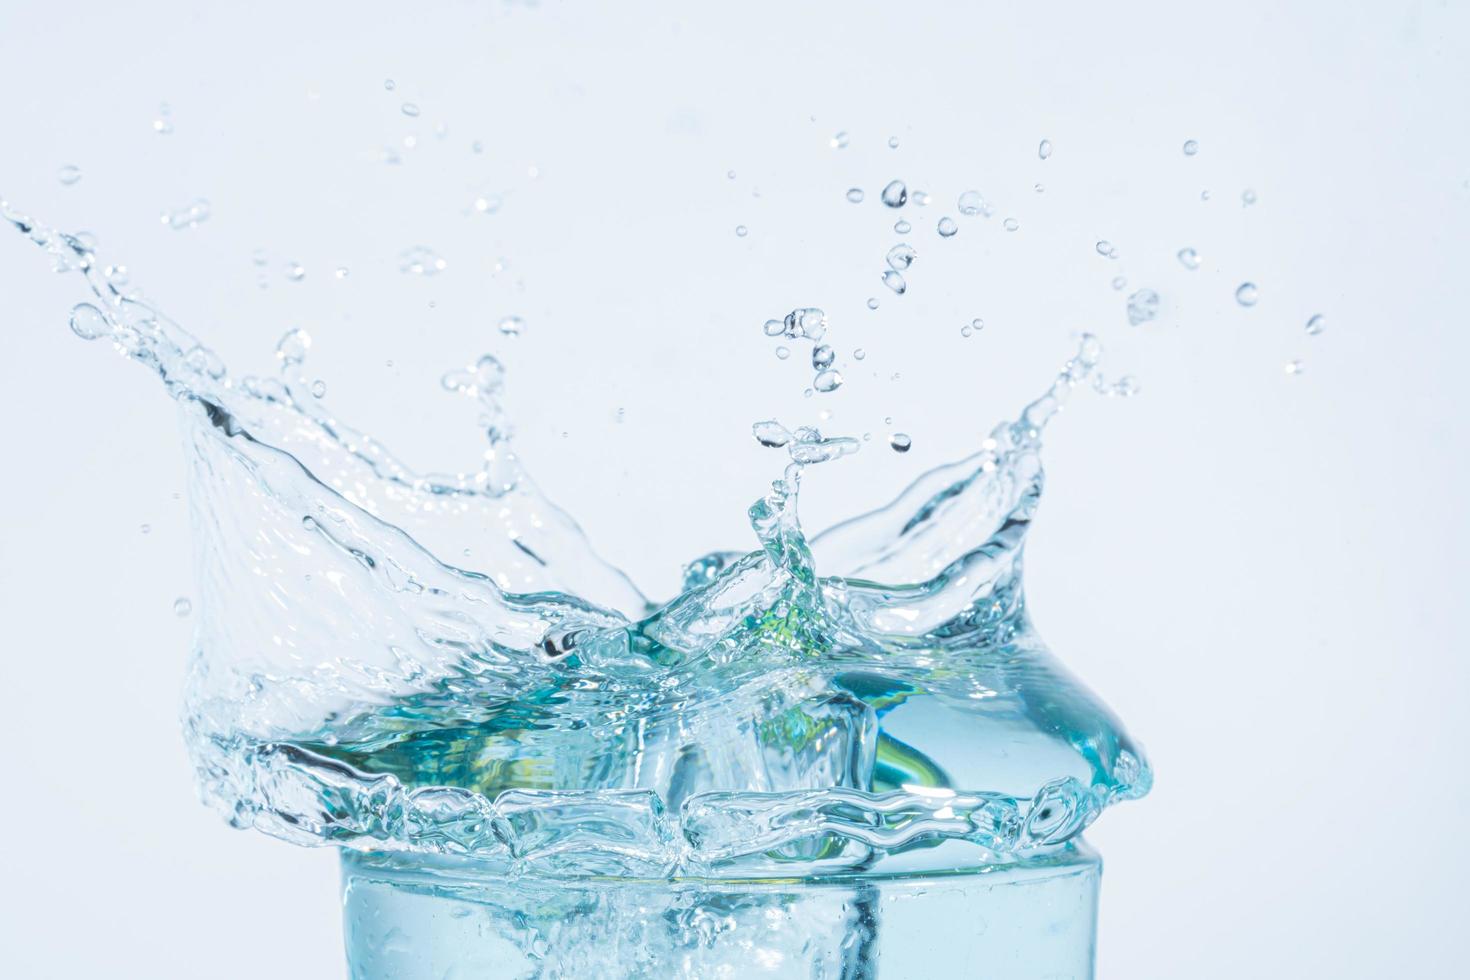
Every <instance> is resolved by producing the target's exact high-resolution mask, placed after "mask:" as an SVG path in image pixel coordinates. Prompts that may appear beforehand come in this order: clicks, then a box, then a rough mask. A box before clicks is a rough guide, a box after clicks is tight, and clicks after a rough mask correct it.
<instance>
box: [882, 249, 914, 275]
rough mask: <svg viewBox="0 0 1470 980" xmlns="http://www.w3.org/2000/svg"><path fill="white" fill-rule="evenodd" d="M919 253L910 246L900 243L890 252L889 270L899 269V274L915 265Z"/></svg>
mask: <svg viewBox="0 0 1470 980" xmlns="http://www.w3.org/2000/svg"><path fill="white" fill-rule="evenodd" d="M916 254H917V253H916V252H915V251H914V250H913V249H912V248H910V247H909V246H908V245H906V244H904V243H902V242H900V243H899V244H897V245H895V246H893V247H892V248H890V249H889V250H888V265H889V268H892V269H897V270H898V271H899V272H902V271H903V270H905V269H907V268H908V267H909V266H911V265H913V264H914V257H915V255H916Z"/></svg>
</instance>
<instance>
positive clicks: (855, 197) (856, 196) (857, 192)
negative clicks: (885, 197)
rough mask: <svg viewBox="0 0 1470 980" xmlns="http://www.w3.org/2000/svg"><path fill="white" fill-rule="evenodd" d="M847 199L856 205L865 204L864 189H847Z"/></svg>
mask: <svg viewBox="0 0 1470 980" xmlns="http://www.w3.org/2000/svg"><path fill="white" fill-rule="evenodd" d="M847 199H848V200H849V201H851V202H852V203H854V204H861V203H863V189H862V188H861V187H849V188H848V189H847Z"/></svg>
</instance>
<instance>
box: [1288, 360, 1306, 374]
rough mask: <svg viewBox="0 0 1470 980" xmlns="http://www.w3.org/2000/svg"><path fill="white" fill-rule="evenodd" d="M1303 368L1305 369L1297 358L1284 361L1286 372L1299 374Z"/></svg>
mask: <svg viewBox="0 0 1470 980" xmlns="http://www.w3.org/2000/svg"><path fill="white" fill-rule="evenodd" d="M1304 370H1306V369H1305V368H1304V367H1303V366H1302V362H1301V361H1299V360H1298V361H1287V362H1286V373H1287V374H1291V375H1297V374H1301V373H1302V371H1304Z"/></svg>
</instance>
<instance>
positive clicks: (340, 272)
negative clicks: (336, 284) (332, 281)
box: [333, 265, 350, 279]
mask: <svg viewBox="0 0 1470 980" xmlns="http://www.w3.org/2000/svg"><path fill="white" fill-rule="evenodd" d="M349 274H350V272H349V270H348V268H347V266H345V265H339V266H337V271H336V272H335V273H333V275H335V276H336V277H337V278H338V279H346V278H347V277H348V275H349Z"/></svg>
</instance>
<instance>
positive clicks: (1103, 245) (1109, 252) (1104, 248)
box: [1097, 239, 1118, 259]
mask: <svg viewBox="0 0 1470 980" xmlns="http://www.w3.org/2000/svg"><path fill="white" fill-rule="evenodd" d="M1097 254H1098V255H1101V256H1102V257H1103V258H1105V259H1116V258H1117V257H1118V249H1117V248H1116V247H1115V246H1114V245H1113V243H1112V242H1110V241H1107V240H1106V239H1104V240H1103V241H1100V242H1098V243H1097Z"/></svg>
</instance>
